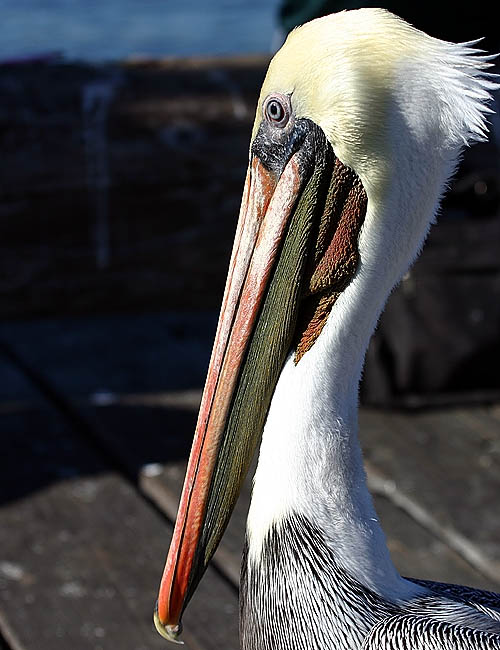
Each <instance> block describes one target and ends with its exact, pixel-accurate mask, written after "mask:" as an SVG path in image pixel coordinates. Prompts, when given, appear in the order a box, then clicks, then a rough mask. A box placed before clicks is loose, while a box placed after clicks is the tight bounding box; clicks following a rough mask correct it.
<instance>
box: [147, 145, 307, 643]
mask: <svg viewBox="0 0 500 650" xmlns="http://www.w3.org/2000/svg"><path fill="white" fill-rule="evenodd" d="M301 187H302V181H301V177H300V173H299V165H298V162H297V160H296V159H295V158H294V157H292V158H291V160H290V161H289V163H288V164H287V166H286V168H285V170H284V171H283V173H282V174H281V177H280V179H279V181H278V179H277V178H276V177H275V175H274V174H273V173H272V172H269V171H268V170H266V169H265V167H264V166H263V165H262V163H261V162H260V161H259V159H258V158H257V157H256V156H253V158H252V160H251V163H250V165H249V169H248V172H247V177H246V181H245V188H244V191H243V199H242V205H241V210H240V217H239V221H238V226H237V231H236V236H235V241H234V245H233V252H232V256H231V261H230V265H229V273H228V278H227V282H226V289H225V292H224V298H223V302H222V308H221V314H220V317H219V324H218V327H217V333H216V337H215V343H214V348H213V351H212V357H211V360H210V365H209V369H208V375H207V379H206V383H205V389H204V392H203V397H202V400H201V406H200V411H199V415H198V422H197V425H196V432H195V436H194V441H193V446H192V449H191V455H190V458H189V463H188V468H187V472H186V477H185V481H184V487H183V490H182V496H181V501H180V505H179V510H178V514H177V520H176V524H175V529H174V534H173V538H172V542H171V545H170V550H169V553H168V557H167V561H166V565H165V570H164V573H163V577H162V580H161V584H160V591H159V596H158V602H157V609H156V612H155V623H156V627H157V629H158V631H159V632H160V633H161V634H162V635H163V636H166V637H167V638H169V639H170V640H174V639H175V638H176V637H177V635H178V633H179V622H180V617H181V614H182V611H183V609H184V606H185V604H186V601H187V596H188V594H190V592H191V589H190V585H191V584H192V583H193V574H196V565H197V563H198V562H199V561H200V560H203V565H205V566H206V563H208V560H209V557H208V556H211V555H212V553H213V552H214V551H215V547H214V544H213V543H211V544H210V543H209V544H208V547H207V548H204V544H202V543H201V542H202V541H203V538H206V537H207V536H206V535H202V531H203V527H204V524H205V522H206V519H207V506H208V501H209V496H210V494H211V493H212V494H215V493H218V494H219V495H220V497H222V499H223V500H224V501H225V504H224V505H225V510H226V511H227V510H228V509H230V510H232V507H233V506H234V503H235V501H236V499H237V497H238V493H239V489H240V487H241V482H242V480H243V479H244V475H245V473H246V470H247V467H248V465H249V464H250V461H251V458H252V455H253V451H254V448H255V444H252V441H251V440H247V441H246V445H244V446H245V447H246V449H245V452H244V453H243V454H241V452H240V453H239V454H238V456H239V458H238V461H239V462H238V461H237V462H236V463H234V464H233V467H232V468H231V470H232V471H231V483H230V484H227V481H224V482H223V484H222V483H220V481H221V479H222V476H221V474H220V471H218V470H219V468H220V465H221V461H222V458H221V457H220V450H221V446H222V444H223V437H224V435H226V436H227V435H228V433H229V431H228V427H227V426H226V424H227V421H228V415H229V412H230V409H231V405H232V403H233V400H234V397H235V389H236V387H237V385H238V383H239V380H240V376H241V369H242V364H243V361H244V359H245V358H246V355H247V351H248V347H249V343H250V341H251V335H252V332H253V331H254V330H255V325H256V321H257V317H258V315H259V312H260V309H261V307H262V302H263V298H264V296H265V294H266V289H267V287H268V284H269V280H270V276H271V273H272V271H273V268H274V265H275V262H276V257H277V254H278V252H279V251H280V250H281V247H282V243H283V236H284V234H285V232H286V228H287V225H288V221H289V218H290V215H291V212H292V209H293V207H294V205H295V203H296V201H297V197H298V194H299V191H300V189H301ZM255 442H256V441H255ZM240 444H241V443H240ZM226 462H227V459H226ZM225 471H226V472H227V469H226V470H225ZM216 476H217V482H215V480H214V479H215V477H216ZM221 490H229V493H226V494H221ZM228 518H229V517H227V519H228ZM224 519H225V517H224ZM217 523H218V522H212V525H215V528H217V529H218V528H220V524H219V525H217ZM221 523H222V525H223V526H224V527H225V524H226V523H227V521H221ZM221 532H223V531H221ZM210 537H212V535H210V534H209V535H208V538H210ZM206 541H208V542H209V541H210V539H207V540H206ZM217 542H218V540H217ZM203 556H205V557H203Z"/></svg>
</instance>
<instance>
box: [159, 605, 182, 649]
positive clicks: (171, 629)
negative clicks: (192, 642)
mask: <svg viewBox="0 0 500 650" xmlns="http://www.w3.org/2000/svg"><path fill="white" fill-rule="evenodd" d="M153 621H154V624H155V628H156V629H157V631H158V633H159V634H160V635H161V636H162V637H163V638H164V639H167V641H171V642H172V643H178V644H180V645H184V641H181V640H180V639H179V636H180V635H181V633H182V623H178V624H177V625H168V624H165V623H162V622H161V620H160V617H159V615H158V604H156V607H155V611H154V614H153Z"/></svg>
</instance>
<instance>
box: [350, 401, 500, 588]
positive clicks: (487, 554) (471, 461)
mask: <svg viewBox="0 0 500 650" xmlns="http://www.w3.org/2000/svg"><path fill="white" fill-rule="evenodd" d="M361 431H362V437H363V443H364V448H365V455H366V458H367V461H368V463H369V467H373V468H374V472H373V473H374V474H376V475H375V476H374V478H373V481H372V484H373V486H374V487H376V488H377V489H379V490H381V491H382V492H384V491H385V492H386V493H387V494H390V492H391V490H392V491H395V492H399V493H401V494H402V495H403V496H404V500H401V499H400V501H399V503H400V505H401V506H403V505H404V507H406V509H408V510H410V511H412V512H413V514H414V516H416V517H418V516H420V519H421V521H422V523H425V525H427V526H428V527H431V528H432V529H433V531H434V532H435V533H437V534H438V535H440V537H441V538H442V539H444V540H446V541H447V543H448V544H449V545H451V546H452V547H454V548H455V549H456V550H458V551H460V552H461V553H462V555H463V556H464V557H466V558H467V559H468V560H469V561H470V562H471V563H472V564H474V565H475V566H476V567H477V568H478V569H479V570H481V571H482V572H483V573H484V574H485V575H487V576H488V577H489V578H490V579H491V580H494V581H496V582H497V583H500V508H499V507H498V495H499V494H500V423H499V422H498V421H497V420H496V419H495V418H494V417H493V415H492V414H491V412H490V409H485V408H476V409H472V408H470V409H467V410H465V409H461V408H457V409H445V410H439V411H431V412H428V413H426V412H424V413H414V414H413V415H412V417H408V415H407V414H404V413H385V412H381V411H374V410H371V411H370V410H364V411H363V412H362V414H361ZM396 500H397V496H396Z"/></svg>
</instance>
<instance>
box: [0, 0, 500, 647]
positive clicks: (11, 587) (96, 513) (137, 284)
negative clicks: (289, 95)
mask: <svg viewBox="0 0 500 650" xmlns="http://www.w3.org/2000/svg"><path fill="white" fill-rule="evenodd" d="M368 4H379V3H378V2H377V3H371V2H370V3H367V2H365V3H364V5H368ZM353 6H355V3H344V4H339V3H332V2H324V1H321V0H308V1H307V2H306V1H304V0H284V1H283V2H282V3H280V2H278V0H272V1H271V0H252V1H250V0H232V1H229V0H184V1H183V2H180V1H178V0H100V1H99V2H98V1H96V0H93V1H90V0H0V506H1V507H0V650H19V649H22V650H34V649H35V648H36V650H40V649H42V650H45V648H47V650H49V649H50V650H59V649H60V650H67V649H68V648H72V649H73V650H80V649H81V650H88V649H90V648H92V649H93V650H103V649H108V648H109V649H110V650H111V649H113V650H115V649H116V648H121V649H123V650H129V649H130V650H149V649H150V648H152V649H154V648H162V647H164V643H163V640H161V639H160V637H159V636H158V635H157V634H156V633H155V632H153V631H152V630H151V612H152V607H153V603H154V598H155V591H156V586H157V584H158V579H159V576H160V571H161V566H162V562H163V559H164V554H165V552H166V549H167V546H168V537H169V535H170V532H171V523H170V522H171V520H172V519H173V518H174V517H175V513H176V508H177V499H178V494H179V490H180V486H181V483H182V477H183V471H184V463H185V459H186V457H187V453H188V450H189V446H190V441H191V436H192V432H193V430H194V423H195V419H196V411H197V406H198V402H199V397H200V391H201V388H202V386H203V382H204V377H205V372H206V368H207V364H208V359H209V355H210V350H211V345H212V339H213V335H214V331H215V325H216V320H217V314H218V309H219V304H220V300H221V295H222V290H223V285H224V280H225V275H226V269H227V264H228V259H229V253H230V249H231V244H232V239H233V234H234V230H235V226H236V219H237V214H238V209H239V202H240V196H241V191H242V186H243V181H244V175H245V170H246V165H247V152H248V142H249V136H250V130H251V125H252V122H253V117H254V111H255V104H256V99H257V95H258V92H259V88H260V85H261V83H262V80H263V77H264V74H265V70H266V67H267V64H268V62H269V58H270V56H271V53H272V51H274V50H275V49H276V48H277V47H279V45H280V43H281V42H282V40H283V38H284V37H285V35H286V33H287V31H288V30H290V29H291V28H292V27H293V26H294V25H296V24H297V23H300V22H303V21H305V20H308V19H310V18H312V17H314V16H317V15H320V14H322V13H328V12H330V11H334V10H339V9H342V8H348V7H353ZM386 6H387V7H388V8H390V9H391V10H392V11H394V12H396V13H398V14H400V15H402V16H403V17H405V18H407V19H408V20H410V21H411V22H413V23H414V24H415V25H416V26H417V27H420V28H422V29H425V30H426V31H428V32H429V33H431V34H432V35H434V36H436V37H441V38H445V39H450V40H455V41H459V40H462V41H463V40H470V39H474V38H478V37H481V36H484V37H486V38H485V40H484V41H483V42H482V44H481V47H482V46H484V47H485V48H486V49H487V50H488V51H491V52H498V51H500V42H499V31H498V28H497V23H498V21H497V20H496V17H495V9H496V6H494V5H493V3H492V2H489V3H488V2H478V3H475V4H469V5H456V4H455V3H453V4H452V3H451V2H437V1H435V2H432V3H431V2H420V3H410V2H408V3H396V2H391V3H390V5H389V4H388V5H386ZM491 120H492V123H493V130H492V136H491V139H490V142H489V143H487V144H481V145H478V146H474V147H472V148H471V149H470V150H468V151H467V152H466V153H465V156H464V160H463V164H462V165H461V167H460V170H459V172H458V174H457V176H456V179H455V180H454V181H453V183H452V184H451V188H450V192H449V193H448V195H447V197H446V199H445V201H444V204H443V207H442V209H441V212H440V216H439V220H438V224H437V225H436V226H434V227H433V229H432V232H431V235H430V237H429V240H428V242H427V245H426V247H425V249H424V252H423V254H422V256H421V257H420V259H419V261H418V262H417V264H416V265H415V266H414V267H413V269H412V270H411V271H410V273H409V274H407V276H405V278H404V279H403V281H402V283H401V285H400V286H399V287H398V289H397V290H395V291H394V293H393V294H392V296H391V298H390V299H389V302H388V305H387V309H386V311H385V313H384V315H383V317H382V320H381V322H380V325H379V327H378V329H377V331H376V334H375V336H374V338H373V340H372V343H371V345H370V349H369V351H368V356H367V364H366V369H365V373H364V379H363V384H362V391H361V397H362V401H363V403H364V405H365V408H364V409H363V410H362V413H361V425H362V426H361V433H362V436H364V438H363V440H362V442H363V449H364V453H365V458H366V460H367V470H368V479H369V482H370V488H371V489H372V491H373V492H375V493H376V507H377V511H378V512H379V514H380V516H381V519H382V521H383V523H384V527H385V528H386V530H387V531H388V541H389V547H390V550H391V553H392V554H393V557H394V559H395V561H396V563H397V566H398V568H399V569H400V570H401V571H402V572H403V573H404V574H407V575H408V574H409V575H419V576H421V577H429V578H437V579H441V580H449V581H458V582H465V583H469V584H476V585H478V586H484V587H490V588H495V589H498V585H499V584H500V569H499V567H500V555H499V552H498V549H499V540H500V538H499V534H500V533H499V531H500V519H499V516H500V515H499V514H498V491H499V490H500V472H499V471H498V467H499V461H500V442H499V433H498V429H499V427H498V423H499V421H500V409H499V406H498V403H499V402H500V373H499V372H498V364H499V361H500V343H499V340H500V339H499V329H500V255H499V252H500V183H499V164H500V156H499V142H500V125H499V124H498V118H497V117H496V116H492V118H491ZM367 405H368V406H369V407H370V406H371V407H376V409H375V408H366V406H367ZM450 406H453V407H454V408H452V409H450V408H448V407H450ZM388 407H391V409H394V407H398V408H399V410H397V411H396V410H392V411H390V410H388ZM423 407H434V408H433V409H430V410H429V409H428V408H423ZM435 407H446V408H435ZM249 490H250V487H249V484H248V485H247V486H246V487H245V488H244V495H243V498H242V500H241V501H240V502H239V504H238V506H237V510H236V513H235V516H234V517H233V520H232V522H231V524H230V529H229V530H228V533H227V534H226V536H225V537H224V541H223V544H222V547H221V551H220V553H221V555H220V557H218V556H216V558H215V564H216V566H217V569H216V570H214V571H213V570H209V572H208V574H207V577H206V578H205V580H204V582H203V583H202V586H201V588H200V592H199V594H200V595H199V596H197V597H195V599H194V600H193V603H192V605H190V609H188V612H187V615H186V636H185V639H186V642H187V645H186V647H187V648H188V649H190V648H191V649H193V650H212V649H213V650H219V649H220V648H229V647H236V645H237V642H236V637H237V584H238V567H239V558H240V554H241V539H242V533H243V529H244V519H245V509H246V507H247V505H248V500H249ZM403 511H404V512H403ZM471 513H473V515H474V516H471ZM197 598H198V600H197ZM189 630H191V632H190V631H189ZM189 635H191V636H189Z"/></svg>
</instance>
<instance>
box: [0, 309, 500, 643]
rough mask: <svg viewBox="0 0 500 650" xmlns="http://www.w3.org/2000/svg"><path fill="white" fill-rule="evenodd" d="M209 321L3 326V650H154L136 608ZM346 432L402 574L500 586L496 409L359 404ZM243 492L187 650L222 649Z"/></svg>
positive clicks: (147, 605) (154, 563) (150, 579)
mask: <svg viewBox="0 0 500 650" xmlns="http://www.w3.org/2000/svg"><path fill="white" fill-rule="evenodd" d="M106 323H107V324H106ZM214 324H215V319H214V317H213V315H208V316H206V317H204V316H203V315H199V316H198V317H197V318H193V317H192V315H191V316H188V315H186V316H180V315H164V314H158V315H156V316H155V317H152V316H146V315H141V316H134V317H130V318H124V317H116V318H115V317H112V318H110V319H99V318H94V319H90V320H89V321H87V323H86V325H85V326H83V325H82V322H80V321H77V320H76V319H75V320H72V319H68V320H65V321H45V322H40V323H38V324H37V323H31V324H29V323H24V324H23V323H16V324H14V323H10V324H9V323H4V324H2V325H1V326H0V335H1V336H0V338H1V339H3V340H4V341H6V347H4V348H3V351H4V353H5V352H7V353H8V352H9V351H11V352H13V354H10V355H9V354H7V356H5V354H4V356H3V357H2V363H1V365H0V430H1V435H0V470H1V473H0V494H1V499H2V502H1V504H0V633H2V634H3V636H4V637H5V639H6V642H7V644H8V647H9V649H10V650H32V649H33V650H34V649H35V648H36V649H37V650H38V649H40V650H45V648H47V650H48V649H49V648H54V649H57V648H67V647H70V646H74V647H75V650H76V649H78V648H82V650H83V649H84V648H96V649H97V648H102V649H105V650H107V649H108V648H109V649H110V650H111V649H112V648H113V649H114V648H117V647H120V648H123V649H124V650H128V649H129V648H130V649H133V650H138V649H139V648H142V649H146V648H156V647H164V645H163V642H162V640H161V639H160V637H158V636H157V634H156V632H155V631H154V630H152V626H151V611H152V606H153V602H154V599H155V596H156V589H157V585H158V581H159V578H160V574H161V570H162V565H163V562H164V557H165V553H166V550H167V547H168V542H169V535H170V534H171V526H170V524H169V520H172V519H173V517H174V516H175V511H176V507H177V502H178V496H179V492H180V486H181V482H182V477H183V472H184V466H185V462H186V457H187V454H188V450H189V447H190V443H191V438H192V432H193V430H194V423H195V419H196V409H197V405H198V402H199V397H200V391H199V386H201V384H202V382H203V376H204V373H205V370H206V363H207V354H208V353H207V349H208V348H207V344H206V340H207V339H210V338H211V337H212V334H213V332H212V329H213V326H214ZM205 353H206V354H205ZM186 359H187V360H188V361H186ZM28 377H29V380H28V379H27V378H28ZM195 387H197V388H196V389H195ZM176 388H179V389H180V390H174V389H176ZM55 398H56V399H55ZM65 405H66V406H67V408H66V407H65ZM360 420H361V437H362V443H363V447H364V451H365V457H366V460H367V467H368V479H369V483H370V485H371V487H372V489H373V490H374V491H375V492H376V495H375V504H376V508H377V511H378V513H379V516H380V518H381V521H382V524H383V526H384V529H385V530H386V532H387V536H388V543H389V547H390V550H391V553H392V555H393V557H394V560H395V562H396V564H397V566H398V568H399V569H400V571H401V572H402V573H404V574H406V575H412V576H418V577H424V578H430V579H440V580H444V581H450V582H461V583H467V584H471V585H477V586H482V587H487V588H492V589H496V590H499V589H500V580H499V578H498V548H499V545H500V544H499V539H498V531H499V529H500V525H499V515H500V513H499V510H498V504H497V501H498V493H499V491H498V489H499V484H498V483H499V479H498V476H499V475H500V472H499V469H500V452H499V449H500V410H499V407H498V406H493V407H481V408H476V409H470V408H469V409H464V408H454V409H434V410H431V411H414V412H408V411H407V412H390V411H379V410H373V409H363V410H362V411H361V416H360ZM249 495H250V479H249V480H248V481H247V483H246V484H245V487H244V490H243V494H242V498H241V499H240V501H239V502H238V505H237V507H236V511H235V515H234V517H233V519H232V520H231V523H230V526H229V528H228V531H227V533H226V535H225V537H224V539H223V542H222V544H221V548H220V550H219V551H218V553H217V554H216V557H215V558H214V567H215V568H214V569H213V570H212V569H211V570H210V571H209V572H208V574H207V576H206V578H205V579H204V581H203V582H202V585H201V587H200V591H199V592H198V595H197V596H196V598H195V600H193V603H192V604H191V605H190V607H189V608H188V610H187V613H186V618H185V629H186V635H185V640H186V642H187V645H188V648H195V649H196V650H204V649H205V648H215V647H217V648H219V647H229V648H231V647H237V642H236V634H237V630H236V625H237V596H236V585H237V581H238V573H239V563H240V555H241V545H242V540H243V533H244V524H245V519H246V511H247V508H248V502H249ZM153 506H155V507H156V512H155V510H154V508H153Z"/></svg>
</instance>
